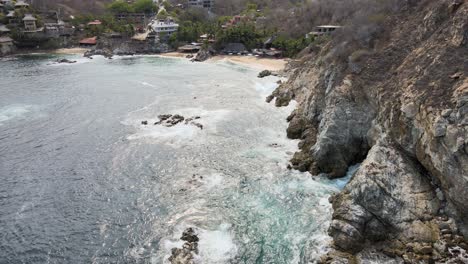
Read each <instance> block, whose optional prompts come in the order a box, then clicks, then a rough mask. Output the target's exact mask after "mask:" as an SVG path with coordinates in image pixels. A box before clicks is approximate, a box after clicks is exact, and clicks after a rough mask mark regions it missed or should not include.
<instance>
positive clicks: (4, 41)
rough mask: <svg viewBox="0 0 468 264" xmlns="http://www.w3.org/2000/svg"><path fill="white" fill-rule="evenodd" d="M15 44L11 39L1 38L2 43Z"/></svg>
mask: <svg viewBox="0 0 468 264" xmlns="http://www.w3.org/2000/svg"><path fill="white" fill-rule="evenodd" d="M6 42H13V40H12V39H11V38H10V37H0V43H6Z"/></svg>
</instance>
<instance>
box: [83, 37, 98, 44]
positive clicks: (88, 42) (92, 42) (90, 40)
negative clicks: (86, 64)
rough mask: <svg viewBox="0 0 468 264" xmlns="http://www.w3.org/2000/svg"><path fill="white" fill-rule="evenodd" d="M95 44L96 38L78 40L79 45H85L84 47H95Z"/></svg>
mask: <svg viewBox="0 0 468 264" xmlns="http://www.w3.org/2000/svg"><path fill="white" fill-rule="evenodd" d="M96 43H97V38H96V37H92V38H85V39H82V40H80V44H85V45H96Z"/></svg>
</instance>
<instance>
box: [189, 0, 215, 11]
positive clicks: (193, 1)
mask: <svg viewBox="0 0 468 264" xmlns="http://www.w3.org/2000/svg"><path fill="white" fill-rule="evenodd" d="M188 6H189V7H201V8H205V9H208V10H211V9H212V8H213V6H214V0H188Z"/></svg>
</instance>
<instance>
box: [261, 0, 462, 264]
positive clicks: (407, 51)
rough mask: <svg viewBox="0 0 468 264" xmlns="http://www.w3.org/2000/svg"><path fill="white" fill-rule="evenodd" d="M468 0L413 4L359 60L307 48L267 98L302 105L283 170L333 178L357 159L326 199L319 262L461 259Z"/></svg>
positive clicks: (294, 116) (390, 21)
mask: <svg viewBox="0 0 468 264" xmlns="http://www.w3.org/2000/svg"><path fill="white" fill-rule="evenodd" d="M465 2H466V1H453V0H443V1H429V2H427V3H424V4H423V3H419V4H414V3H413V4H412V5H411V6H409V8H407V9H406V10H403V11H402V12H401V13H400V14H398V15H395V16H393V17H390V18H388V21H387V22H386V28H387V31H386V32H385V33H386V34H385V35H383V36H382V37H381V38H380V39H377V40H375V43H378V45H375V46H374V47H373V48H372V50H369V51H366V52H364V51H360V52H359V56H357V55H354V54H355V53H353V54H351V55H353V56H351V55H350V56H349V57H345V56H339V55H338V54H337V53H336V49H335V47H334V46H333V45H335V44H330V43H329V44H325V46H320V47H318V46H317V47H310V48H309V49H308V50H307V51H306V52H304V57H303V58H302V61H301V62H299V63H297V64H296V65H290V70H289V74H290V78H289V80H288V81H287V82H285V83H284V84H282V85H280V86H279V87H278V88H277V89H276V90H275V91H274V92H273V94H272V95H271V96H269V97H268V98H267V101H268V102H270V101H273V100H275V104H276V106H278V107H281V106H286V105H288V104H289V102H290V101H291V100H296V101H297V102H298V107H297V109H296V110H295V111H294V112H293V113H292V114H291V115H290V117H288V121H289V128H288V130H287V132H288V137H289V138H292V139H300V140H301V142H300V144H299V148H300V151H299V152H297V153H296V154H295V155H294V157H293V159H292V160H291V167H293V168H294V169H297V170H300V171H309V172H310V173H311V174H312V175H318V174H320V173H326V174H327V175H328V176H329V177H330V178H338V177H342V176H344V175H345V173H346V170H347V168H348V167H349V166H350V165H352V164H355V163H362V164H361V167H360V169H359V170H358V171H357V172H356V173H355V174H354V176H353V178H352V179H351V181H350V182H349V183H348V185H347V186H346V187H345V189H344V190H343V191H342V192H340V193H338V194H336V195H334V196H333V197H332V198H331V199H330V202H331V203H332V205H333V209H334V213H333V221H332V223H331V226H330V228H329V234H330V236H332V238H333V241H334V243H333V245H332V246H333V250H332V251H331V252H330V253H329V254H328V255H326V256H323V258H322V262H323V263H369V261H374V262H373V263H386V262H388V263H436V262H437V263H443V262H447V263H467V261H468V254H467V253H466V250H468V243H467V241H466V238H467V237H468V209H467V208H468V207H467V206H468V178H467V175H468V76H467V75H466V74H467V72H468V64H467V62H468V57H467V56H468V55H467V54H468V53H467V49H468V34H467V32H468V4H467V3H465ZM349 45H350V44H349ZM343 57H344V59H343Z"/></svg>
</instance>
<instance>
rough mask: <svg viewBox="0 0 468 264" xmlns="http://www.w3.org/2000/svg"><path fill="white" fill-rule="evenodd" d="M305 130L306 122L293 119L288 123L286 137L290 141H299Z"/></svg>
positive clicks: (301, 119)
mask: <svg viewBox="0 0 468 264" xmlns="http://www.w3.org/2000/svg"><path fill="white" fill-rule="evenodd" d="M305 128H306V121H305V120H304V119H303V118H301V117H293V118H292V119H291V121H290V122H289V126H288V129H287V130H286V132H287V136H288V138H290V139H299V138H301V136H302V132H303V131H304V130H305Z"/></svg>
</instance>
